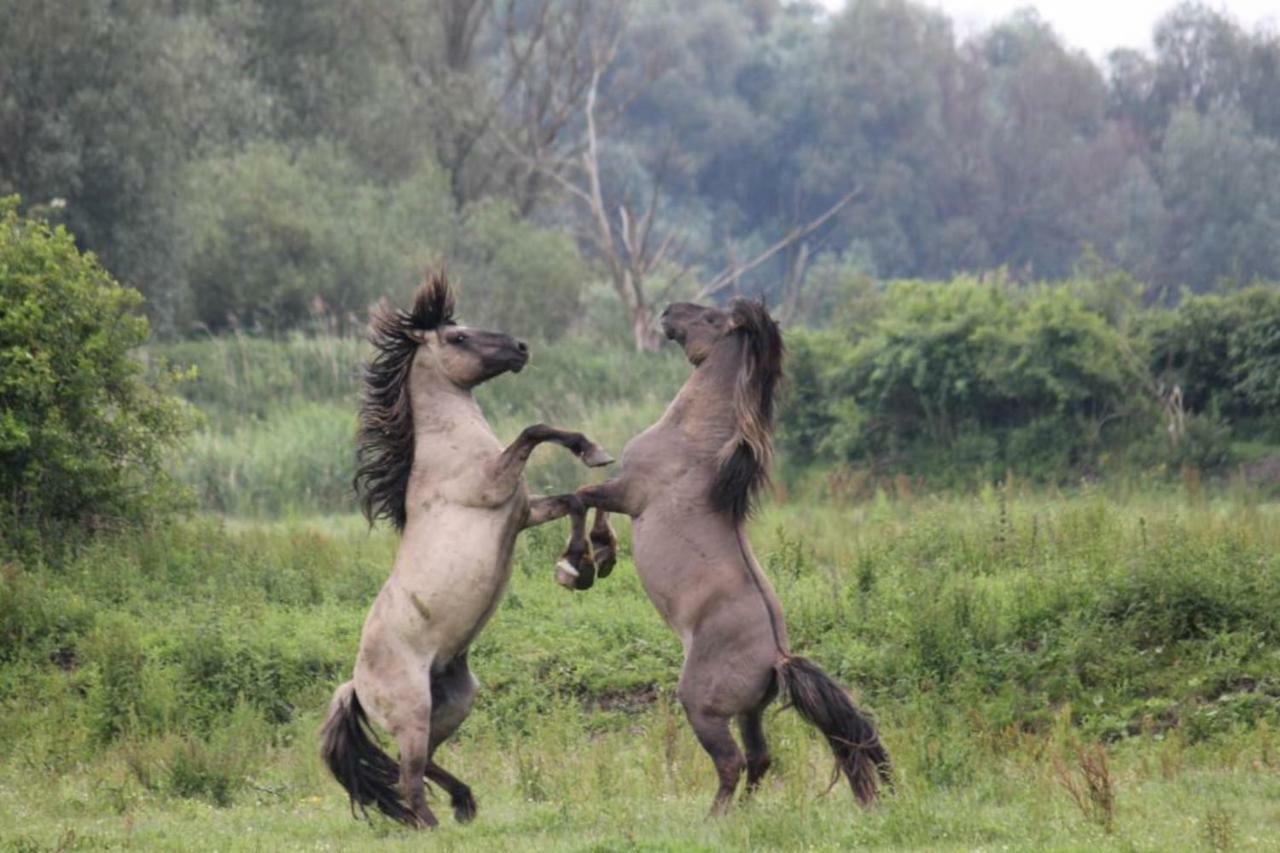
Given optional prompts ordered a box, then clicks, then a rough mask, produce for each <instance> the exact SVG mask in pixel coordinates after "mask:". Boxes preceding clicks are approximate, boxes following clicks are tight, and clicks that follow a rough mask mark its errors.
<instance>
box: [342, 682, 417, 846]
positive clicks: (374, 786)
mask: <svg viewBox="0 0 1280 853" xmlns="http://www.w3.org/2000/svg"><path fill="white" fill-rule="evenodd" d="M320 757H321V758H322V759H323V760H324V763H325V765H326V766H327V767H328V768H329V771H330V772H331V773H333V776H334V778H335V779H337V780H338V783H339V784H340V785H342V787H343V788H345V789H346V790H347V796H348V797H350V798H351V813H352V814H353V815H354V814H355V811H356V806H359V807H360V813H361V814H363V815H365V816H366V817H367V816H368V812H367V811H366V810H365V806H368V805H373V806H374V807H375V808H376V809H377V810H378V811H380V812H382V813H383V814H384V815H386V816H387V817H389V818H391V819H392V820H396V821H399V822H400V823H403V824H408V825H409V826H417V824H418V818H417V816H416V815H415V814H414V813H413V810H412V809H410V808H409V805H408V804H407V803H406V802H405V800H404V797H403V796H402V795H401V793H400V786H399V781H400V765H399V764H397V763H396V762H395V761H393V760H392V758H391V756H389V755H387V754H386V753H385V752H384V751H383V750H382V748H381V747H380V746H378V742H377V741H376V740H375V739H374V736H373V730H372V729H371V728H370V725H369V718H368V717H367V716H366V715H365V712H364V708H362V707H361V706H360V699H359V698H358V697H357V696H356V688H355V685H354V684H353V683H352V682H350V681H348V682H347V683H346V684H343V685H342V686H341V687H339V688H338V690H337V692H336V693H334V695H333V702H332V703H330V705H329V716H328V717H327V718H326V719H325V721H324V725H323V726H322V727H321V729H320Z"/></svg>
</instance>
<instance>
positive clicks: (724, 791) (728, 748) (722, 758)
mask: <svg viewBox="0 0 1280 853" xmlns="http://www.w3.org/2000/svg"><path fill="white" fill-rule="evenodd" d="M685 714H686V715H687V716H688V718H689V725H690V726H692V727H693V733H694V734H695V735H696V736H697V738H698V743H700V744H702V748H703V749H705V750H706V751H707V754H708V755H710V756H711V760H712V761H713V762H714V763H715V765H716V775H717V776H719V777H720V787H719V789H718V790H717V791H716V796H715V799H714V800H713V801H712V803H711V813H710V814H711V816H712V817H717V816H719V815H722V814H724V813H725V812H727V811H728V810H729V806H730V805H731V804H732V803H733V793H734V791H735V790H736V789H737V787H738V779H739V778H740V777H741V776H742V768H743V765H744V764H745V763H746V762H745V761H744V760H743V757H742V750H740V749H738V744H737V743H735V742H734V740H733V735H732V734H731V733H730V732H729V718H728V717H726V716H722V715H720V714H716V713H713V712H711V711H709V710H705V709H700V708H692V707H690V706H689V705H687V704H686V705H685Z"/></svg>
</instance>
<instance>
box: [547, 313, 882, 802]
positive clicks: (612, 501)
mask: <svg viewBox="0 0 1280 853" xmlns="http://www.w3.org/2000/svg"><path fill="white" fill-rule="evenodd" d="M662 326H663V331H664V332H665V333H666V335H667V337H669V338H671V339H673V340H675V341H677V342H679V343H680V344H681V345H682V346H683V347H684V351H685V355H686V356H687V357H688V359H689V361H690V362H691V363H692V364H693V365H694V367H695V369H694V371H693V375H692V376H690V377H689V379H688V381H687V382H685V384H684V387H683V388H681V389H680V392H679V394H677V395H676V398H675V399H674V400H673V401H672V402H671V405H670V406H668V407H667V411H666V413H665V414H663V416H662V418H661V420H659V421H658V422H657V423H656V424H654V425H653V426H651V427H649V428H648V429H647V430H645V431H644V432H642V433H640V435H638V436H636V437H635V438H633V439H632V440H631V442H630V443H629V444H628V445H627V447H626V449H625V450H624V451H623V454H622V472H621V475H620V476H618V477H617V478H616V479H613V480H609V481H608V482H605V483H602V484H600V485H595V486H584V487H582V488H580V489H578V492H577V495H578V497H579V498H580V499H581V500H582V502H583V504H584V505H586V506H587V507H596V508H597V513H596V520H595V524H594V525H593V526H592V531H591V542H592V544H593V545H595V546H596V547H597V549H598V550H597V554H598V555H600V556H601V557H606V556H607V557H608V559H609V560H611V559H612V556H611V555H612V552H613V549H614V547H615V542H614V538H613V534H612V531H611V530H610V529H609V526H608V520H607V517H606V516H605V514H604V512H605V511H608V512H624V513H626V514H627V515H629V516H631V519H632V521H631V530H632V550H633V556H634V558H635V566H636V572H637V573H638V574H639V575H640V580H641V582H642V583H643V584H644V588H645V592H647V593H648V595H649V598H650V599H651V600H652V601H653V604H654V606H655V607H657V609H658V612H659V613H661V614H662V617H663V618H664V619H665V620H666V622H667V624H668V625H670V626H671V629H672V630H673V631H675V633H676V634H678V635H679V637H680V641H681V642H682V643H683V644H684V651H685V661H684V670H683V671H682V672H681V674H680V684H679V687H678V689H677V695H678V697H679V699H680V702H681V704H682V705H684V709H685V714H686V715H687V716H688V718H689V723H690V725H691V726H692V727H693V731H694V734H696V735H697V737H698V741H699V743H701V744H702V747H703V749H705V750H706V751H707V753H708V754H710V756H711V758H712V760H713V761H714V762H715V766H716V772H717V774H718V776H719V777H720V788H719V790H718V791H717V792H716V796H715V801H714V803H713V805H712V813H713V814H716V813H720V812H723V811H724V810H725V809H726V808H727V807H728V806H729V803H730V802H731V800H732V798H733V793H734V790H735V789H736V787H737V784H738V780H739V777H740V776H741V773H742V770H743V768H744V767H745V768H746V771H747V793H748V794H749V793H751V792H752V791H754V790H755V788H756V787H757V786H758V785H759V784H760V778H761V777H762V776H763V775H764V773H765V771H766V770H767V769H768V768H769V764H770V758H769V748H768V745H767V744H766V742H765V737H764V728H763V725H762V723H763V720H762V717H763V714H764V709H765V706H767V705H768V704H769V702H770V701H772V700H773V698H774V696H775V695H777V694H778V693H779V692H782V693H783V695H784V696H785V697H786V699H787V701H788V702H789V703H790V704H791V705H792V706H794V707H795V709H796V710H797V711H799V712H800V715H801V716H802V717H803V718H804V719H805V720H807V721H808V722H809V723H811V724H813V725H815V726H817V728H818V729H819V730H820V731H821V732H822V734H823V735H824V736H825V737H826V739H827V741H828V743H829V744H830V746H831V749H832V751H833V752H834V753H835V757H836V762H837V764H838V766H839V769H840V770H841V771H843V773H844V775H845V776H846V777H847V778H848V780H849V784H850V786H851V787H852V788H853V793H854V796H856V797H857V799H858V800H859V801H861V802H863V803H868V802H870V801H871V800H874V799H875V797H876V788H877V777H879V779H880V780H882V781H885V782H887V781H888V779H889V757H888V755H887V754H886V753H885V750H884V748H883V747H882V746H881V745H880V741H879V738H878V737H877V736H876V732H875V729H874V727H873V726H872V724H871V723H870V721H869V720H867V719H866V718H865V717H864V716H863V715H862V713H861V712H860V711H859V710H858V709H857V708H856V707H855V706H854V704H853V702H852V701H850V699H849V697H848V694H846V693H845V691H844V690H843V689H842V688H841V687H840V686H839V685H838V684H836V683H835V682H834V681H832V680H831V678H830V677H829V676H827V674H826V673H824V672H823V671H822V670H821V669H819V668H818V666H817V665H816V664H814V663H812V662H811V661H809V660H806V659H805V658H802V657H799V656H795V655H792V654H791V648H790V644H789V642H788V640H787V629H786V625H785V624H784V622H783V619H782V608H781V607H780V606H779V603H778V597H777V596H776V595H775V594H774V591H773V587H772V586H771V585H770V584H769V581H768V579H767V578H766V577H765V575H764V573H763V572H762V571H761V570H760V566H759V564H758V563H757V562H756V560H755V557H754V556H753V555H752V553H751V546H750V545H749V544H748V542H747V537H746V535H745V533H744V532H743V523H744V521H745V520H746V518H747V516H748V514H749V513H750V510H751V506H752V503H753V501H754V499H755V497H756V495H757V494H758V492H759V491H760V489H761V488H762V487H763V485H764V484H765V482H766V480H767V478H768V471H769V463H770V459H771V456H772V437H773V404H774V391H775V390H776V386H777V384H778V380H779V379H780V378H781V376H782V358H783V346H782V336H781V334H780V332H779V331H778V327H777V324H775V323H774V321H773V319H772V318H771V317H770V316H769V314H768V312H767V311H765V309H764V306H763V305H761V304H760V303H758V302H750V301H746V300H737V301H735V302H734V304H733V306H732V309H731V310H729V311H723V310H720V309H716V308H706V307H703V306H700V305H692V304H688V303H682V304H676V305H671V306H669V307H668V308H667V309H666V310H665V311H664V312H663V313H662ZM600 562H601V574H602V575H603V574H605V561H604V560H603V559H602V560H601V561H600ZM560 580H561V581H562V582H566V581H568V580H569V578H568V577H567V576H565V575H561V577H560ZM731 719H736V720H737V723H738V728H739V731H740V732H741V735H742V741H743V745H744V746H745V747H746V758H745V760H744V758H743V755H742V751H741V750H740V749H739V748H738V745H737V743H736V742H735V741H734V739H733V735H732V734H731V733H730V730H729V721H730V720H731Z"/></svg>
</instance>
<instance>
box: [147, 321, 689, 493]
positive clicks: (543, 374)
mask: <svg viewBox="0 0 1280 853" xmlns="http://www.w3.org/2000/svg"><path fill="white" fill-rule="evenodd" d="M367 356H368V352H367V349H366V346H365V345H364V344H363V343H362V342H360V341H358V340H356V339H353V338H351V339H348V338H337V337H306V336H302V335H294V336H291V337H286V338H282V339H278V340H261V339H255V338H248V337H222V338H210V339H206V340H201V341H187V342H182V343H175V344H164V345H156V346H153V347H152V348H151V349H150V350H149V352H148V357H149V358H151V359H152V360H155V361H158V362H162V363H167V364H174V365H179V366H183V367H194V368H195V378H194V379H193V380H192V381H190V382H188V383H187V384H186V386H185V387H184V389H183V392H184V393H185V394H186V396H187V398H188V399H189V400H190V401H191V402H192V403H193V404H195V405H196V406H197V407H198V408H199V409H200V410H201V411H202V412H204V413H205V415H206V424H205V426H204V427H203V428H202V429H201V430H200V431H199V432H197V433H196V435H195V436H194V437H193V439H192V440H191V441H190V442H188V444H187V445H186V446H184V447H183V448H182V451H181V453H180V454H179V455H178V456H177V457H176V458H175V460H174V470H175V472H176V474H177V475H178V478H179V480H180V481H181V482H183V483H184V484H186V485H187V486H189V487H190V488H191V489H192V490H193V491H194V492H195V495H196V497H197V499H198V501H199V505H200V506H201V507H202V508H204V509H207V510H212V511H215V512H220V513H226V514H229V515H236V516H243V517H258V516H281V515H294V514H306V513H314V512H347V511H350V510H351V508H352V506H353V498H352V495H351V485H350V484H351V475H352V471H353V468H354V436H355V416H356V407H357V398H358V392H359V375H360V366H361V362H362V359H364V358H367ZM687 371H688V367H687V365H685V364H684V361H683V359H682V358H681V357H680V356H679V354H678V353H676V352H674V351H670V352H664V353H660V354H658V355H648V356H637V355H636V354H635V353H633V352H630V351H628V350H626V349H625V348H623V347H616V348H609V347H604V348H602V347H600V346H598V345H595V344H591V343H588V342H585V341H576V342H575V341H570V342H562V343H559V344H557V345H555V346H545V347H544V346H537V345H535V346H534V356H533V359H532V361H531V363H530V364H529V366H528V367H527V368H526V369H525V370H524V371H523V372H522V373H520V374H519V375H511V376H503V377H500V378H498V379H495V380H493V381H492V382H490V383H488V384H486V385H484V386H482V387H481V388H480V389H478V393H477V396H478V398H479V400H480V403H481V405H482V406H483V407H484V409H485V411H486V413H487V414H488V416H489V418H490V421H491V422H492V424H493V426H494V429H495V432H496V433H497V434H498V436H499V438H500V439H502V440H504V441H509V440H512V439H514V438H515V437H516V435H518V434H519V432H520V430H521V429H523V428H524V427H526V426H528V425H529V424H532V423H536V422H538V421H545V422H548V423H552V424H554V425H557V426H560V427H563V428H565V429H574V430H580V431H583V432H586V433H588V434H589V435H590V436H591V437H592V438H594V439H595V440H596V441H597V442H599V443H601V444H602V445H604V446H605V447H607V448H609V449H610V450H612V451H613V452H614V454H615V455H616V454H617V453H618V452H620V451H621V449H622V445H623V444H625V443H626V441H627V440H628V439H629V438H630V437H631V436H632V435H634V434H635V433H636V432H638V431H639V430H640V429H642V428H643V427H644V426H646V425H648V424H649V423H651V422H652V421H653V420H654V419H656V418H657V417H658V415H659V414H660V413H661V411H662V409H663V408H664V407H665V406H666V404H667V402H668V401H669V400H670V398H671V396H672V395H674V393H675V391H676V389H677V388H678V387H679V385H680V383H681V382H682V381H683V379H684V377H685V375H686V374H687ZM583 473H584V472H583V470H582V469H581V466H580V465H579V464H578V463H577V462H576V461H574V460H573V459H572V458H571V457H569V456H568V455H567V454H566V453H564V452H562V451H556V450H553V449H547V450H543V451H540V452H539V453H538V454H537V455H536V456H535V457H534V459H533V461H532V463H531V465H530V468H529V470H528V480H529V483H530V486H531V487H532V488H533V489H535V490H536V491H553V490H565V489H569V488H573V487H575V486H577V485H578V484H580V483H581V482H582V477H583Z"/></svg>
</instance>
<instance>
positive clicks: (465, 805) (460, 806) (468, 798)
mask: <svg viewBox="0 0 1280 853" xmlns="http://www.w3.org/2000/svg"><path fill="white" fill-rule="evenodd" d="M450 799H451V801H452V803H453V816H454V818H455V819H456V820H457V821H458V823H470V822H471V821H473V820H475V817H476V798H475V797H473V796H472V795H471V792H470V791H467V792H466V793H465V794H457V795H455V796H453V797H451V798H450Z"/></svg>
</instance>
